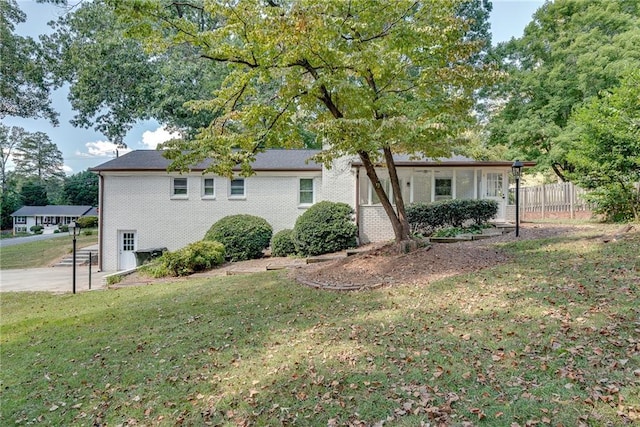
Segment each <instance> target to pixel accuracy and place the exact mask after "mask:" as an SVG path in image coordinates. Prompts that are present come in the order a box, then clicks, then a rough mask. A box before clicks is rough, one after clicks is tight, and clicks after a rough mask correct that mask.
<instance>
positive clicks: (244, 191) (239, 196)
mask: <svg viewBox="0 0 640 427" xmlns="http://www.w3.org/2000/svg"><path fill="white" fill-rule="evenodd" d="M234 181H242V194H233V190H234V186H233V182H234ZM235 188H238V187H237V186H236V187H235ZM246 197H247V180H246V178H242V177H236V178H232V179H230V180H229V198H230V199H246Z"/></svg>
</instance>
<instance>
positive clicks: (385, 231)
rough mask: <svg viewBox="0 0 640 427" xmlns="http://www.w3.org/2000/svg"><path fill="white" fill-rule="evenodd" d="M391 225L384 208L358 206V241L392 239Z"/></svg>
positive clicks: (368, 241)
mask: <svg viewBox="0 0 640 427" xmlns="http://www.w3.org/2000/svg"><path fill="white" fill-rule="evenodd" d="M394 237H395V236H394V234H393V227H392V226H391V221H389V217H388V216H387V214H386V212H385V211H384V208H383V207H382V206H380V205H377V206H361V207H360V242H361V243H370V242H382V241H384V240H393V239H394Z"/></svg>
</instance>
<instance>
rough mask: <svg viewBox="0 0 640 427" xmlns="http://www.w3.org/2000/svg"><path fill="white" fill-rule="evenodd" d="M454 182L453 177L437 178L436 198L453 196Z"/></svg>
mask: <svg viewBox="0 0 640 427" xmlns="http://www.w3.org/2000/svg"><path fill="white" fill-rule="evenodd" d="M452 182H453V180H452V179H451V178H436V182H435V184H436V188H435V190H436V200H445V199H450V198H451V196H452V194H453V193H452V191H451V190H452Z"/></svg>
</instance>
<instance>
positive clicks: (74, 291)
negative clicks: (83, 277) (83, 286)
mask: <svg viewBox="0 0 640 427" xmlns="http://www.w3.org/2000/svg"><path fill="white" fill-rule="evenodd" d="M69 230H71V233H72V234H73V273H72V274H73V279H72V280H73V293H74V294H75V293H76V230H80V227H79V226H78V225H77V224H76V222H75V221H71V224H69Z"/></svg>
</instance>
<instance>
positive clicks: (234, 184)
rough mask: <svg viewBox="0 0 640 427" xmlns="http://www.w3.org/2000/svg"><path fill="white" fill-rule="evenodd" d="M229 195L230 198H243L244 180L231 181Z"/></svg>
mask: <svg viewBox="0 0 640 427" xmlns="http://www.w3.org/2000/svg"><path fill="white" fill-rule="evenodd" d="M229 195H230V196H231V197H244V196H245V188H244V178H236V179H232V180H231V185H230V187H229Z"/></svg>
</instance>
